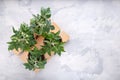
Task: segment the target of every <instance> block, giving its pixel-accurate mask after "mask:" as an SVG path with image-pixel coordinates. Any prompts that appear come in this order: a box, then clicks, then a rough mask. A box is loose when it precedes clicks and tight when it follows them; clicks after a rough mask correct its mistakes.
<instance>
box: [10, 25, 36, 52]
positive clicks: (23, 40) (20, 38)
mask: <svg viewBox="0 0 120 80" xmlns="http://www.w3.org/2000/svg"><path fill="white" fill-rule="evenodd" d="M13 32H14V35H12V36H11V40H12V41H11V42H8V44H9V47H8V50H13V49H16V50H18V48H20V49H21V50H23V51H28V50H30V48H31V47H32V46H33V45H35V44H36V41H35V39H34V36H33V32H32V31H31V30H30V28H29V27H28V25H27V24H25V23H23V24H21V25H20V29H19V30H15V29H14V27H13Z"/></svg>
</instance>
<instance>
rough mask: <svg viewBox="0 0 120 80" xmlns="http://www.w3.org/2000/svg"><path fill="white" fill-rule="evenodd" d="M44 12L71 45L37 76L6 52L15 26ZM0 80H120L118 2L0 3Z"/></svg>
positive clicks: (54, 0) (11, 0) (33, 0)
mask: <svg viewBox="0 0 120 80" xmlns="http://www.w3.org/2000/svg"><path fill="white" fill-rule="evenodd" d="M41 7H50V8H51V10H52V20H53V21H55V22H56V23H57V24H58V25H59V26H60V27H61V28H62V30H64V31H66V32H67V33H68V34H69V35H70V37H71V39H70V41H69V42H68V43H67V44H66V45H65V50H66V52H64V53H63V55H62V56H61V57H59V56H57V55H56V56H54V57H53V58H52V59H51V60H50V61H49V62H48V63H47V65H46V67H45V69H43V70H41V71H40V72H39V73H38V74H36V73H34V72H32V71H29V70H26V69H25V68H24V66H23V65H22V61H21V60H20V59H19V58H18V57H17V56H15V55H13V53H12V52H9V51H8V50H7V46H8V45H7V44H6V42H8V41H10V35H12V26H14V27H15V28H16V29H17V28H19V25H20V23H22V22H26V23H29V19H30V18H31V17H32V14H37V13H39V10H40V8H41ZM0 51H1V52H0V80H120V1H119V0H117V1H115V0H96V1H95V0H66V1H65V0H16V1H15V0H0Z"/></svg>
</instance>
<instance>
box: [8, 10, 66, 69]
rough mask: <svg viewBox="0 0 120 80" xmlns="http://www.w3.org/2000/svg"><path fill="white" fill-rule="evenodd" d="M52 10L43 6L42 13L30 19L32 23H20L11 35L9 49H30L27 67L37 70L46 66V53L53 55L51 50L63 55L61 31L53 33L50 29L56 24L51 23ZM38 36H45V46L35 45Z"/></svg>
mask: <svg viewBox="0 0 120 80" xmlns="http://www.w3.org/2000/svg"><path fill="white" fill-rule="evenodd" d="M50 17H51V11H50V8H46V9H45V8H41V11H40V14H37V15H33V18H32V19H31V20H30V25H29V26H28V25H27V24H26V23H23V24H21V25H20V29H19V30H15V29H14V27H13V32H14V34H13V35H12V36H11V42H8V44H9V47H8V50H13V49H16V50H18V48H20V49H21V50H22V51H28V52H29V55H28V62H27V63H24V66H25V67H26V69H29V70H35V69H42V68H44V66H45V64H46V62H47V60H46V59H45V56H44V55H45V54H46V53H48V54H49V55H51V52H54V53H55V54H58V55H61V53H62V52H64V42H62V40H61V37H60V36H59V34H60V31H58V32H57V33H52V32H50V30H54V26H53V25H52V24H51V20H50ZM35 33H36V36H43V37H44V46H42V48H41V49H38V48H37V47H35V44H36V38H35V36H34V34H35Z"/></svg>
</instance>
